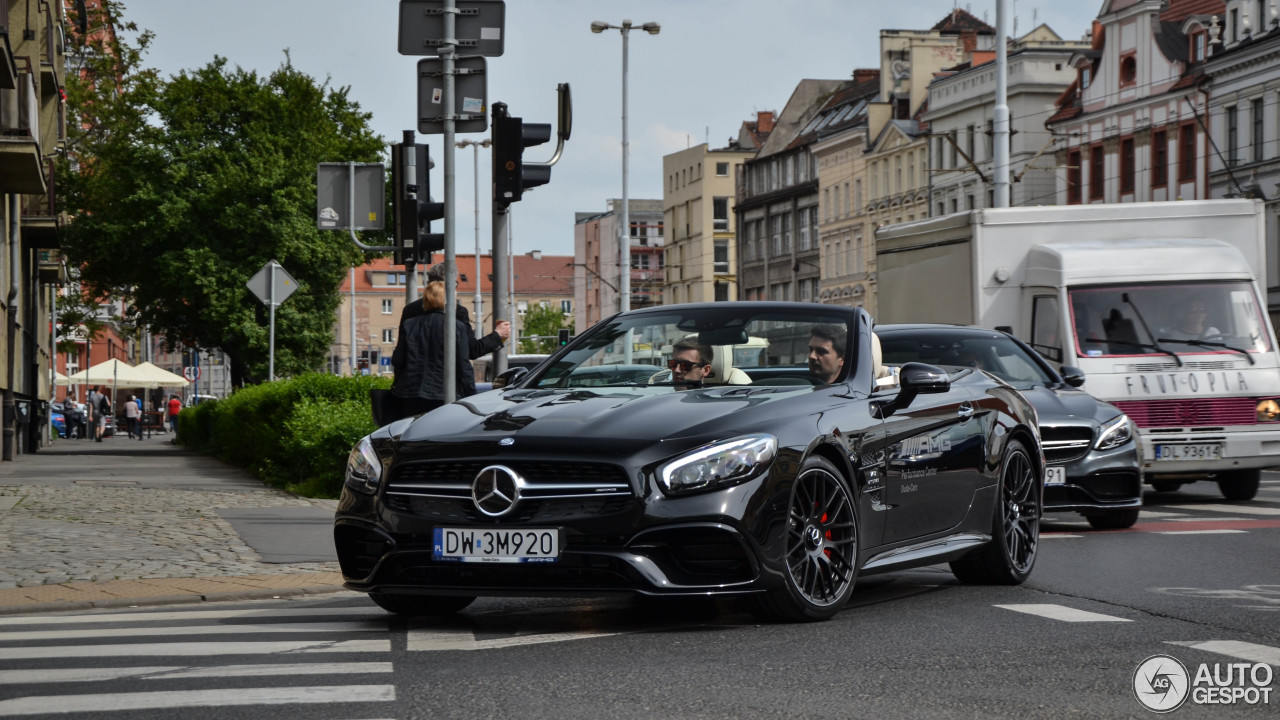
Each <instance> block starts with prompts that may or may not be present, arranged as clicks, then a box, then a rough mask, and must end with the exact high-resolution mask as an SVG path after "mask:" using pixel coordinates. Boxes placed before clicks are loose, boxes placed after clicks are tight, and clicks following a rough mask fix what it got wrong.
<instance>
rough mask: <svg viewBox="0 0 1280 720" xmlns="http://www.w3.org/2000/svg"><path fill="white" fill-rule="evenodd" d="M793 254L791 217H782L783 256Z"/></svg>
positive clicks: (787, 215)
mask: <svg viewBox="0 0 1280 720" xmlns="http://www.w3.org/2000/svg"><path fill="white" fill-rule="evenodd" d="M790 253H791V215H790V214H786V215H783V216H782V254H783V255H787V254H790Z"/></svg>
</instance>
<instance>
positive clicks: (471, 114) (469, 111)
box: [418, 57, 489, 135]
mask: <svg viewBox="0 0 1280 720" xmlns="http://www.w3.org/2000/svg"><path fill="white" fill-rule="evenodd" d="M453 65H454V76H453V77H454V81H453V86H454V89H453V97H454V103H453V105H454V108H453V116H454V118H453V131H454V132H456V133H472V132H484V131H485V130H488V129H489V116H488V115H487V113H488V110H489V76H488V74H487V73H486V72H485V69H486V65H485V59H484V58H482V57H460V58H455V59H454V61H453ZM444 115H445V106H444V61H443V60H441V59H440V58H426V59H424V60H419V61H418V132H420V133H422V134H423V135H439V134H441V133H443V132H444Z"/></svg>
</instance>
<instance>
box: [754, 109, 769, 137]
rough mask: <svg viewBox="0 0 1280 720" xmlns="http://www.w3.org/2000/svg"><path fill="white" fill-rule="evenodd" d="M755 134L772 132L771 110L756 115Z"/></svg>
mask: <svg viewBox="0 0 1280 720" xmlns="http://www.w3.org/2000/svg"><path fill="white" fill-rule="evenodd" d="M756 132H761V133H767V132H773V111H772V110H761V111H759V112H757V113H756Z"/></svg>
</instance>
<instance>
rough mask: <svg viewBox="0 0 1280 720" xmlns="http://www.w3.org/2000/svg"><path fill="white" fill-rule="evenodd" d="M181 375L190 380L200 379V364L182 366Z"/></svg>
mask: <svg viewBox="0 0 1280 720" xmlns="http://www.w3.org/2000/svg"><path fill="white" fill-rule="evenodd" d="M182 377H184V378H186V379H188V380H190V381H191V382H195V381H196V380H199V379H200V366H199V365H187V366H186V367H184V368H182Z"/></svg>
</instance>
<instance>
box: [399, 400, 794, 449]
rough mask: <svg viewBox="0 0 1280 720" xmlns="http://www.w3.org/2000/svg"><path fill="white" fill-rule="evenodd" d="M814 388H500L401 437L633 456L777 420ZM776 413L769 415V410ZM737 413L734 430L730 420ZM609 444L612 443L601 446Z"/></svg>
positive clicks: (426, 419)
mask: <svg viewBox="0 0 1280 720" xmlns="http://www.w3.org/2000/svg"><path fill="white" fill-rule="evenodd" d="M814 391H815V390H814V389H813V388H811V387H803V386H797V387H786V388H777V387H775V388H769V387H760V388H748V387H718V388H708V389H705V390H690V391H684V392H673V391H672V390H671V388H595V389H586V388H577V389H572V390H521V389H516V390H507V391H502V390H494V391H491V392H487V393H483V394H480V395H473V396H471V397H468V398H464V399H462V400H459V401H457V402H455V403H453V404H452V405H446V406H444V407H442V408H439V409H437V410H433V411H431V412H429V413H427V414H426V415H423V416H422V417H420V418H418V419H417V420H415V421H414V422H413V423H412V424H410V425H409V426H408V427H407V428H405V429H404V430H403V431H402V432H401V434H400V442H401V443H402V444H404V443H413V444H417V443H422V444H424V445H432V444H434V445H440V444H455V443H468V444H470V443H480V444H489V443H495V444H496V443H497V442H498V441H500V440H504V439H506V441H507V442H508V443H510V444H512V445H518V446H520V447H525V448H528V447H537V448H538V450H539V451H562V450H569V451H575V452H578V453H581V452H583V450H584V449H587V450H590V449H592V447H591V446H592V445H593V444H595V445H596V448H598V449H600V450H601V452H607V453H614V452H616V453H618V454H627V452H628V449H633V448H639V447H644V446H646V445H649V444H652V443H654V442H657V441H661V440H674V439H678V438H683V437H695V436H704V435H706V434H708V433H711V432H713V431H715V432H724V431H732V428H733V427H746V426H750V425H752V424H754V423H756V422H759V421H760V420H761V419H763V418H766V417H776V409H777V406H778V403H785V402H786V401H787V400H788V399H794V398H799V397H801V396H805V395H809V394H810V393H812V392H814ZM764 408H769V409H764ZM730 415H732V416H733V422H732V423H731V424H729V423H726V422H725V418H726V417H728V416H730ZM604 442H607V443H608V445H607V446H606V445H600V444H599V443H604Z"/></svg>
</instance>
